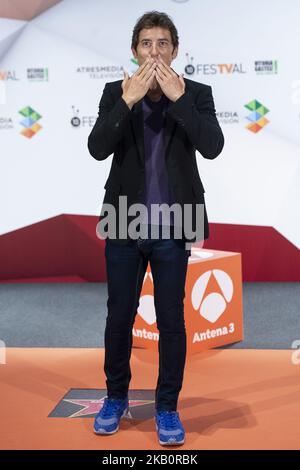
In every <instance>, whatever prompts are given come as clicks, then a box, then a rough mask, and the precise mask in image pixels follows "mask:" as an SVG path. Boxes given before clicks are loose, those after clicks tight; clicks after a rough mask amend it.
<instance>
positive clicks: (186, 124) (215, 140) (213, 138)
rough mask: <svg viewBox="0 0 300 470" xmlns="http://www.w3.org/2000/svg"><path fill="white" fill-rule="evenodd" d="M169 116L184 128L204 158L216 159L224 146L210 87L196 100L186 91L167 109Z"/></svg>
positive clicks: (198, 95)
mask: <svg viewBox="0 0 300 470" xmlns="http://www.w3.org/2000/svg"><path fill="white" fill-rule="evenodd" d="M168 112H169V114H170V115H171V116H172V117H173V118H174V119H175V120H176V121H177V122H178V124H179V125H180V126H182V127H183V128H184V130H185V131H186V134H187V136H188V138H189V140H190V142H191V143H192V145H193V146H194V147H195V148H196V149H197V150H198V151H199V152H200V153H201V155H202V156H203V157H204V158H208V159H213V158H216V157H217V156H218V155H219V154H220V153H221V151H222V149H223V146H224V136H223V133H222V130H221V127H220V125H219V123H218V120H217V117H216V110H215V106H214V100H213V96H212V89H211V87H210V86H208V85H207V86H205V88H204V89H201V90H199V92H198V94H197V96H196V98H194V97H193V95H192V94H191V92H190V91H186V92H185V93H184V94H183V95H182V96H181V97H180V98H179V99H178V100H177V101H175V102H174V103H173V104H172V105H171V106H170V108H169V111H168Z"/></svg>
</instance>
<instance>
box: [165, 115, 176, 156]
mask: <svg viewBox="0 0 300 470" xmlns="http://www.w3.org/2000/svg"><path fill="white" fill-rule="evenodd" d="M176 125H177V123H176V121H175V120H174V119H173V118H172V117H171V116H170V115H169V114H168V113H166V127H165V158H166V159H167V158H168V155H169V151H168V150H169V145H170V143H171V140H172V138H173V135H174V132H175V129H176Z"/></svg>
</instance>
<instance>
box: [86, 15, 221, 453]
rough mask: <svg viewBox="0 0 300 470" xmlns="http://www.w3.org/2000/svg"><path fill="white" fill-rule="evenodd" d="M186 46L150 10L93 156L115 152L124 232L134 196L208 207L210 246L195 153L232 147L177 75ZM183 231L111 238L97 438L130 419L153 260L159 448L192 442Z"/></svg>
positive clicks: (160, 223)
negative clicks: (133, 364) (186, 396)
mask: <svg viewBox="0 0 300 470" xmlns="http://www.w3.org/2000/svg"><path fill="white" fill-rule="evenodd" d="M178 44H179V42H178V33H177V29H176V27H175V25H174V24H173V22H172V20H171V19H170V17H169V16H168V15H166V14H165V13H160V12H157V11H152V12H148V13H145V14H144V15H143V16H142V17H141V18H139V20H138V21H137V23H136V25H135V27H134V30H133V35H132V46H131V47H132V52H133V54H134V57H135V58H136V59H137V62H138V65H139V68H138V70H137V71H136V72H135V73H134V74H133V75H132V76H131V77H129V76H128V73H127V72H124V80H123V81H121V80H120V81H116V82H113V83H107V84H106V85H105V88H104V91H103V95H102V98H101V101H100V105H99V115H98V118H97V121H96V123H95V125H94V128H93V130H92V132H91V134H90V136H89V140H88V148H89V151H90V153H91V155H92V156H93V157H94V158H95V159H96V160H104V159H106V158H107V157H108V156H109V155H111V154H112V153H114V156H113V161H112V165H111V170H110V173H109V177H108V179H107V182H106V184H105V189H106V193H105V197H104V201H103V207H104V205H105V204H106V203H109V204H112V206H113V207H115V208H116V212H117V219H116V225H117V228H119V229H120V227H121V225H122V221H124V213H123V211H124V210H123V209H122V208H121V204H119V202H120V201H119V199H120V196H123V197H126V201H127V202H128V206H129V207H130V205H132V204H136V203H143V204H144V205H145V207H146V208H147V209H149V210H151V208H152V206H154V205H157V204H163V205H166V206H167V207H169V206H170V205H172V204H174V203H175V204H178V205H179V206H180V207H183V206H184V205H185V204H189V205H190V206H191V207H192V212H193V211H194V210H195V207H196V206H197V205H199V206H200V205H201V206H202V207H203V208H204V215H203V238H204V239H205V238H208V233H209V232H208V221H207V215H206V210H205V201H204V188H203V185H202V182H201V179H200V176H199V173H198V168H197V163H196V156H195V152H196V150H198V151H199V152H200V153H201V154H202V156H203V157H204V158H208V159H213V158H215V157H217V156H218V155H219V154H220V152H221V151H222V148H223V145H224V138H223V134H222V131H221V128H220V126H219V124H218V121H217V119H216V115H215V108H214V102H213V98H212V93H211V87H209V86H207V85H204V84H200V83H197V82H194V81H192V80H186V79H184V78H183V76H182V75H180V76H178V75H177V73H176V72H174V70H173V69H172V68H171V67H170V65H171V62H172V61H173V59H175V57H176V56H177V53H178ZM104 203H105V204H104ZM146 214H147V211H146ZM101 215H103V214H102V211H101ZM101 215H100V219H101ZM194 215H195V214H194ZM193 217H194V216H193ZM193 220H194V219H193ZM123 225H124V224H123ZM176 225H177V223H176V220H174V217H173V218H172V214H171V218H170V219H169V221H168V222H165V219H164V220H161V219H156V221H154V220H153V219H152V214H151V216H150V218H149V217H146V218H145V217H144V218H142V222H141V224H140V229H142V226H143V227H144V228H146V229H147V230H146V231H147V234H146V235H145V236H144V235H143V236H139V237H132V236H130V234H129V233H128V232H127V233H126V235H125V236H124V237H121V236H120V233H121V232H120V230H119V231H118V234H119V236H116V237H115V238H114V237H111V236H110V237H108V238H107V239H106V242H105V258H106V270H107V285H108V301H107V307H108V315H107V319H106V328H105V363H104V371H105V374H106V385H107V398H106V399H105V401H104V405H103V407H102V409H101V410H100V411H99V413H98V415H97V416H96V418H95V422H94V431H95V432H96V433H97V434H112V433H115V432H116V431H118V429H119V422H120V419H121V417H122V416H124V414H126V412H127V410H128V388H129V383H130V380H131V369H130V356H131V348H132V327H133V324H134V319H135V315H136V312H137V308H138V306H139V295H140V291H141V287H142V283H143V279H144V275H145V272H146V269H147V264H148V261H149V262H150V265H151V271H152V275H153V282H154V304H155V311H156V318H157V327H158V330H159V346H158V347H159V374H158V380H157V387H156V391H155V421H156V429H157V433H158V438H159V442H160V444H161V445H179V444H183V443H184V441H185V431H184V428H183V425H182V423H181V421H180V417H179V413H178V412H177V402H178V397H179V392H180V390H181V388H182V382H183V375H184V366H185V358H186V332H185V322H184V309H183V301H184V296H185V279H186V271H187V264H188V257H189V255H190V253H191V251H190V250H188V249H186V247H185V241H186V236H185V235H184V234H183V232H182V228H183V224H182V223H181V224H180V227H181V234H182V237H181V238H178V237H177V235H176V236H174V235H175V231H176V230H175V228H176ZM154 226H155V227H156V229H158V231H157V232H156V235H155V237H151V236H150V233H149V232H150V231H151V230H152V228H153V227H154ZM166 226H168V229H170V232H169V237H167V238H166V237H165V234H164V233H163V232H164V229H165V228H166ZM126 227H127V228H128V225H126ZM123 228H124V227H123ZM143 233H144V232H143ZM151 233H153V232H151ZM177 234H178V232H177ZM190 241H194V239H193V238H191V239H190Z"/></svg>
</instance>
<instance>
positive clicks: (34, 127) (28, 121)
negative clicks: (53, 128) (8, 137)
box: [19, 106, 42, 139]
mask: <svg viewBox="0 0 300 470" xmlns="http://www.w3.org/2000/svg"><path fill="white" fill-rule="evenodd" d="M19 113H20V114H21V115H22V116H23V117H24V118H23V119H22V121H20V124H21V125H22V126H23V127H24V129H23V130H22V131H21V132H20V134H22V135H23V136H24V137H27V138H28V139H31V137H33V136H34V135H35V134H37V133H38V132H39V131H40V130H41V129H42V126H41V125H40V124H39V123H38V122H37V121H39V120H40V119H41V117H42V116H41V115H40V114H39V113H38V112H37V111H35V110H34V109H33V108H31V107H30V106H26V107H25V108H23V109H21V110H20V111H19Z"/></svg>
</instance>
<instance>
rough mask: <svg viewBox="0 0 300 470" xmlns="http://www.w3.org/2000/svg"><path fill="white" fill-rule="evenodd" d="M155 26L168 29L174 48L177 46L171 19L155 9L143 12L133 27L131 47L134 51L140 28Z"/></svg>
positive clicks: (176, 33) (175, 32)
mask: <svg viewBox="0 0 300 470" xmlns="http://www.w3.org/2000/svg"><path fill="white" fill-rule="evenodd" d="M155 27H159V28H164V29H168V30H169V31H170V34H171V38H172V44H173V46H174V49H175V48H176V47H178V44H179V42H178V32H177V29H176V26H175V25H174V23H173V21H172V20H171V18H170V17H169V16H168V15H167V14H166V13H162V12H160V11H155V10H153V11H148V12H146V13H144V14H143V15H142V16H141V17H140V18H139V19H138V20H137V22H136V24H135V26H134V28H133V33H132V39H131V47H132V48H133V49H134V50H135V51H136V48H137V45H138V43H139V34H140V32H141V30H142V29H150V28H155ZM174 49H173V50H174Z"/></svg>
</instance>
